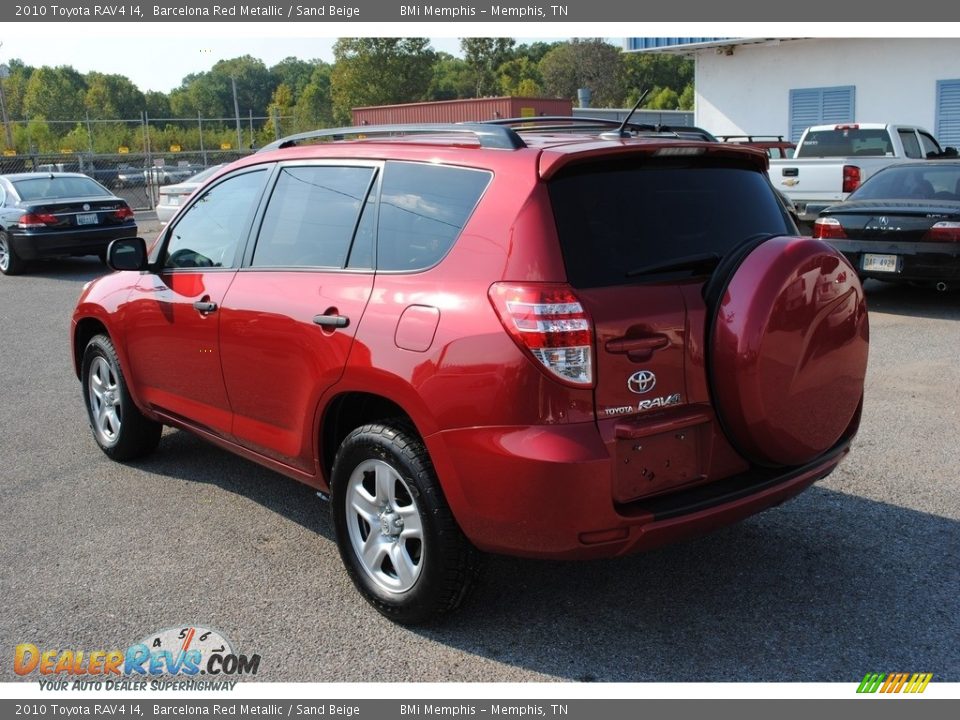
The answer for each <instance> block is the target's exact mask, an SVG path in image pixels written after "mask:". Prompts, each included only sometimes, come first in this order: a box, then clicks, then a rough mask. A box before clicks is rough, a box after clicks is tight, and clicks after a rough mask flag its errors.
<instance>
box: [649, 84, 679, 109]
mask: <svg viewBox="0 0 960 720" xmlns="http://www.w3.org/2000/svg"><path fill="white" fill-rule="evenodd" d="M644 107H647V108H650V109H651V110H677V109H678V108H679V107H680V96H679V95H677V91H676V90H674V89H673V88H654V90H653V92H651V93H650V95H649V97H648V98H647V102H646V104H645V105H644Z"/></svg>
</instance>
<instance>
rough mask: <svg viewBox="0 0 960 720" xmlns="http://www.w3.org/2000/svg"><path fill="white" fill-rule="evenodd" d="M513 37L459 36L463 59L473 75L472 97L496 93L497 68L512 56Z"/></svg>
mask: <svg viewBox="0 0 960 720" xmlns="http://www.w3.org/2000/svg"><path fill="white" fill-rule="evenodd" d="M516 44H517V43H516V41H515V40H514V39H513V38H460V49H461V50H462V51H463V59H464V61H465V62H466V63H467V67H468V68H470V72H471V73H472V75H473V86H474V97H486V96H490V95H494V94H496V93H497V92H498V91H499V89H500V83H499V77H498V72H497V71H498V70H499V69H500V66H501V65H503V64H504V63H505V62H507V61H508V60H510V59H512V58H513V48H514V46H515V45H516Z"/></svg>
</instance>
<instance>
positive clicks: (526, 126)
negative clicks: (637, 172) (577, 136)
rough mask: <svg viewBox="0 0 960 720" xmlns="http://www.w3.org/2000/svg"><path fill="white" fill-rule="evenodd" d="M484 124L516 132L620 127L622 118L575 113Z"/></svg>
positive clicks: (648, 128) (644, 128)
mask: <svg viewBox="0 0 960 720" xmlns="http://www.w3.org/2000/svg"><path fill="white" fill-rule="evenodd" d="M483 124H484V125H501V126H508V127H511V128H514V129H515V130H516V131H517V132H524V131H540V132H543V131H545V130H580V129H587V128H607V127H614V128H616V127H620V125H622V124H623V121H622V120H613V119H610V118H597V117H582V116H576V115H538V116H535V117H517V118H498V119H496V120H484V121H483ZM627 128H629V129H630V130H637V131H641V132H656V130H657V126H656V125H650V124H649V123H627Z"/></svg>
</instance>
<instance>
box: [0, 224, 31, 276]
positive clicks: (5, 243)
mask: <svg viewBox="0 0 960 720" xmlns="http://www.w3.org/2000/svg"><path fill="white" fill-rule="evenodd" d="M25 265H26V263H25V262H24V261H23V260H22V259H21V258H20V256H19V255H17V251H16V250H14V249H13V245H11V244H10V236H9V235H7V233H5V232H3V231H2V230H0V272H2V273H3V274H4V275H19V274H20V273H22V272H23V269H24V266H25Z"/></svg>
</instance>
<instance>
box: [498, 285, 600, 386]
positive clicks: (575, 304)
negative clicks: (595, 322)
mask: <svg viewBox="0 0 960 720" xmlns="http://www.w3.org/2000/svg"><path fill="white" fill-rule="evenodd" d="M489 295H490V302H491V303H492V304H493V307H494V309H495V310H496V311H497V315H499V316H500V321H501V322H502V323H503V326H504V327H505V328H506V329H507V332H508V333H509V334H510V337H512V338H513V339H514V341H515V342H516V343H517V344H518V345H519V346H520V348H521V349H523V350H524V351H526V352H528V353H530V355H532V356H533V358H534V359H535V360H537V362H539V363H540V364H541V365H542V366H543V367H544V368H546V369H547V370H548V371H549V372H550V373H551V374H552V375H554V376H556V377H557V378H559V379H560V380H563V381H564V382H566V383H569V384H571V385H576V386H580V387H582V386H585V385H592V384H593V361H592V355H593V328H592V325H591V323H590V318H589V317H588V316H587V313H586V312H585V311H584V309H583V305H581V304H580V300H579V299H577V296H576V295H574V294H573V290H572V289H571V288H570V287H569V286H567V285H558V284H550V285H547V284H523V285H519V284H514V283H494V284H493V285H492V286H491V287H490V292H489Z"/></svg>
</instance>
